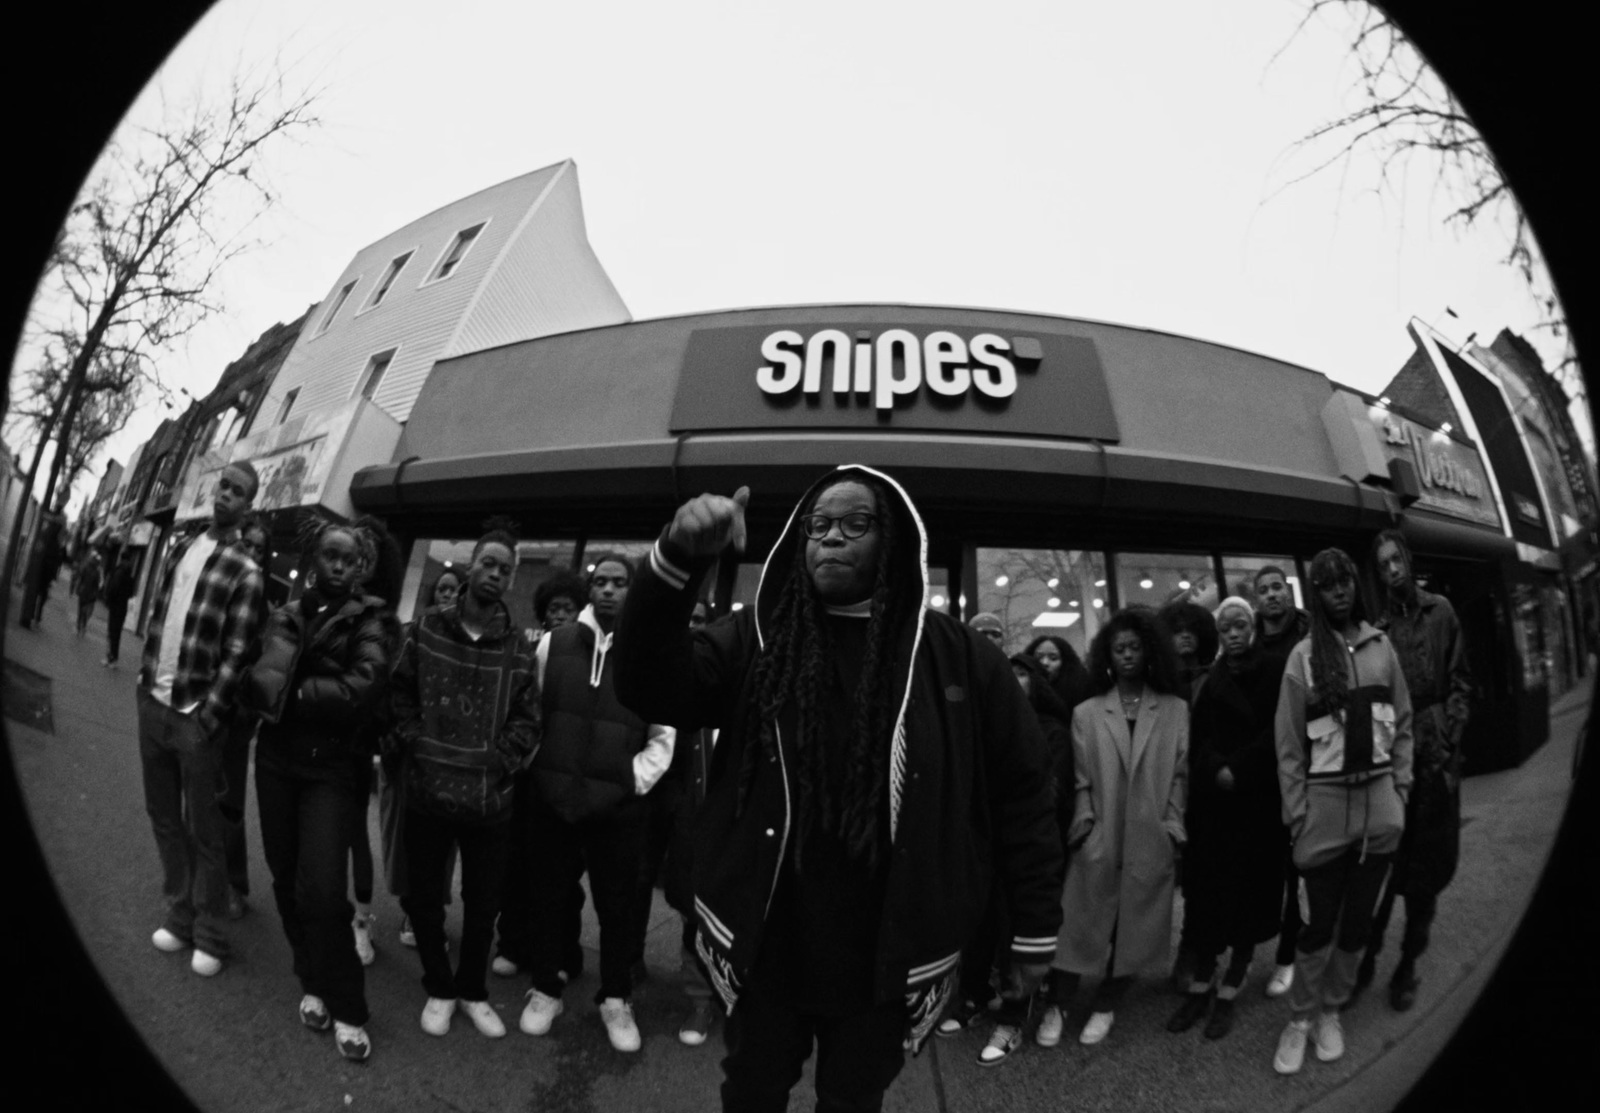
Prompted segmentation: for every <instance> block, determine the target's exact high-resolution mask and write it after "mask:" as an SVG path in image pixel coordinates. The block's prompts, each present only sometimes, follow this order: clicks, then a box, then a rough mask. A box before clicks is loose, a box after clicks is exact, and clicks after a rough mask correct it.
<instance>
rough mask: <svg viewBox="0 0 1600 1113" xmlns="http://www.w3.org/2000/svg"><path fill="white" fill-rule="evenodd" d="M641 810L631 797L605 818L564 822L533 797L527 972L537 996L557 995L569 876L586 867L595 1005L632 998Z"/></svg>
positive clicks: (568, 905) (569, 894) (567, 913)
mask: <svg viewBox="0 0 1600 1113" xmlns="http://www.w3.org/2000/svg"><path fill="white" fill-rule="evenodd" d="M643 805H644V802H643V801H642V800H640V799H639V798H637V797H633V798H630V799H628V800H625V801H623V802H622V804H620V805H619V806H618V807H617V808H616V809H615V810H614V811H612V812H609V813H607V814H605V815H602V816H597V817H594V818H590V819H583V820H579V821H578V822H577V823H568V822H567V821H566V820H564V819H562V818H561V817H560V816H559V815H557V814H556V813H555V811H554V809H552V808H551V807H550V806H549V805H548V804H546V803H545V802H544V801H543V800H537V799H536V801H535V804H534V806H533V809H532V813H533V814H532V817H531V823H532V828H531V831H530V837H531V841H530V843H529V845H528V849H529V854H528V867H529V871H528V876H529V879H530V882H531V885H532V889H533V933H532V936H531V943H532V948H531V950H532V954H531V956H530V957H531V959H532V962H531V964H530V967H531V971H532V975H533V977H532V981H533V987H534V988H535V989H537V990H538V991H539V992H540V993H544V994H548V995H549V996H551V997H560V996H561V989H562V983H561V978H560V975H559V971H560V970H561V968H562V959H563V958H564V956H565V953H566V946H567V931H568V925H569V923H570V921H571V915H572V914H571V902H572V878H573V876H574V870H575V869H577V868H578V863H579V862H582V863H585V864H587V866H588V869H589V888H590V890H591V891H592V892H593V894H594V910H595V914H596V915H597V916H598V917H599V920H600V989H599V991H598V992H597V993H596V994H595V1001H596V1003H598V1002H600V1001H602V1000H604V999H605V998H607V997H620V998H624V999H626V998H628V997H630V996H631V995H632V992H633V976H632V973H631V967H632V965H633V955H634V953H635V951H636V950H637V949H638V948H637V947H636V946H635V943H634V939H633V935H634V932H635V930H636V929H637V920H636V918H635V916H634V914H633V912H634V888H635V886H636V885H637V884H638V880H639V859H640V857H641V855H643V853H644V846H643V842H644V824H645V818H646V816H645V809H644V806H643Z"/></svg>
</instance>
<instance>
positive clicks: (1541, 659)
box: [1511, 584, 1547, 692]
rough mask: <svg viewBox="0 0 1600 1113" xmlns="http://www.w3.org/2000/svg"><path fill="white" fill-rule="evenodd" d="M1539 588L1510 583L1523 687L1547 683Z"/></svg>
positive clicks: (1512, 629) (1525, 688) (1513, 634)
mask: <svg viewBox="0 0 1600 1113" xmlns="http://www.w3.org/2000/svg"><path fill="white" fill-rule="evenodd" d="M1540 611H1541V607H1540V599H1539V589H1538V588H1536V587H1534V586H1533V585H1532V584H1512V585H1511V612H1512V615H1513V620H1512V623H1511V633H1512V640H1513V641H1515V642H1516V646H1517V657H1518V659H1519V660H1520V661H1521V663H1522V690H1523V691H1525V692H1527V691H1532V690H1534V689H1537V688H1543V687H1545V685H1546V682H1547V679H1546V678H1547V674H1546V673H1545V655H1544V638H1543V630H1542V628H1543V622H1542V618H1543V615H1542V614H1541V613H1540Z"/></svg>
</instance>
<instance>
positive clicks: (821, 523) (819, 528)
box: [800, 511, 878, 541]
mask: <svg viewBox="0 0 1600 1113" xmlns="http://www.w3.org/2000/svg"><path fill="white" fill-rule="evenodd" d="M835 522H837V523H839V532H840V533H841V534H843V535H844V539H845V540H846V541H857V540H859V539H861V538H863V537H865V536H866V535H867V534H868V533H870V532H871V530H872V527H873V526H875V525H877V524H878V516H877V515H876V514H868V513H866V512H864V511H858V512H856V513H854V514H846V515H845V516H844V517H842V518H830V517H828V515H826V514H807V515H806V516H805V517H803V518H801V519H800V528H801V529H803V530H805V531H806V536H807V537H808V538H810V539H811V540H812V541H821V540H822V539H823V538H824V537H826V536H828V534H829V533H831V532H832V531H833V524H834V523H835Z"/></svg>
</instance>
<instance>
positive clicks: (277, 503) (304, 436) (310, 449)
mask: <svg viewBox="0 0 1600 1113" xmlns="http://www.w3.org/2000/svg"><path fill="white" fill-rule="evenodd" d="M360 402H361V399H359V398H358V399H355V400H354V401H352V402H350V403H348V404H346V405H344V406H341V407H340V408H338V409H336V410H322V411H317V412H314V413H311V414H307V415H305V416H303V417H292V418H290V419H289V420H288V421H285V422H284V423H283V424H281V425H275V426H273V427H272V428H270V429H267V430H264V431H263V432H260V433H256V434H254V435H252V436H249V437H246V438H244V439H243V440H239V441H235V442H234V443H232V444H228V445H223V446H222V447H221V448H218V449H214V450H213V451H210V452H206V453H202V454H201V455H199V456H196V457H195V459H194V462H193V463H192V464H190V465H189V470H188V471H187V472H186V473H185V475H184V482H183V494H182V497H181V498H180V499H179V502H178V510H177V520H178V521H180V522H182V521H189V520H192V519H196V518H209V517H210V516H211V504H212V501H213V499H214V497H215V495H216V487H217V479H218V477H220V476H221V474H222V469H223V468H225V467H227V466H228V465H229V464H231V463H233V462H234V461H236V460H248V461H249V462H250V464H251V466H252V467H254V468H255V469H256V475H257V476H258V477H259V478H260V480H261V486H260V489H259V490H258V491H257V492H256V498H255V503H254V508H255V509H256V510H281V509H283V508H284V507H289V506H306V505H309V504H311V503H315V502H317V501H318V499H319V496H320V495H321V494H322V485H323V482H324V481H325V480H326V479H327V478H328V473H329V471H330V470H331V469H332V467H333V455H334V449H335V448H336V447H337V440H336V439H334V438H333V437H331V436H330V435H331V434H334V435H342V434H343V432H344V430H345V429H346V428H348V427H349V424H350V422H351V420H352V419H353V418H354V416H355V411H356V409H357V408H358V407H359V405H360ZM330 439H334V443H333V444H330V443H329V442H330Z"/></svg>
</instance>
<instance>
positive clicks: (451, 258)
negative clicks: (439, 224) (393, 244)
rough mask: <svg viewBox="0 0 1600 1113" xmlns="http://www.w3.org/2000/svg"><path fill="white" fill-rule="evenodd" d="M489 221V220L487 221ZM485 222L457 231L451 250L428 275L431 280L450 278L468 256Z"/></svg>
mask: <svg viewBox="0 0 1600 1113" xmlns="http://www.w3.org/2000/svg"><path fill="white" fill-rule="evenodd" d="M485 223H487V222H485ZM483 228H484V226H483V224H474V225H473V226H472V227H471V228H465V229H463V230H461V231H460V232H457V233H456V238H455V239H454V240H453V241H452V242H451V244H450V250H449V251H447V252H445V254H444V258H442V259H440V260H439V265H438V266H436V267H434V268H433V273H432V274H431V275H429V276H428V279H429V281H433V280H434V279H439V278H449V277H450V276H451V275H452V274H454V273H455V269H456V268H457V267H459V266H460V265H461V260H462V259H464V258H465V257H466V254H467V249H468V248H470V247H471V246H472V244H473V242H474V241H475V240H477V238H478V233H480V232H482V231H483Z"/></svg>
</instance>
